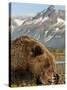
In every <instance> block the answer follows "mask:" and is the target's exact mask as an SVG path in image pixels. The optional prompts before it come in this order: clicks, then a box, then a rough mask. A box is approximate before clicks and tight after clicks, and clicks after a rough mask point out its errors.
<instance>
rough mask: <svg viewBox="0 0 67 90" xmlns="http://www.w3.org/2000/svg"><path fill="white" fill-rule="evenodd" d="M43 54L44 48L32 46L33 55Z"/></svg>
mask: <svg viewBox="0 0 67 90" xmlns="http://www.w3.org/2000/svg"><path fill="white" fill-rule="evenodd" d="M41 54H43V49H42V48H41V47H40V46H35V47H32V55H33V56H34V57H36V56H38V55H41Z"/></svg>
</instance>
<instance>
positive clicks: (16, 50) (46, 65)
mask: <svg viewBox="0 0 67 90" xmlns="http://www.w3.org/2000/svg"><path fill="white" fill-rule="evenodd" d="M54 72H55V58H54V56H53V55H52V54H51V53H50V52H49V51H48V49H47V48H46V47H45V46H43V45H42V44H41V43H40V42H38V41H37V40H35V39H34V38H30V37H28V36H22V37H20V38H18V39H16V40H14V41H13V42H11V79H12V82H13V81H15V78H16V79H17V78H21V79H22V80H23V78H24V76H25V78H26V79H28V78H30V77H31V78H30V79H31V80H32V78H33V77H35V78H38V77H39V79H40V81H41V82H46V83H47V82H48V81H49V80H51V79H52V74H54ZM23 73H24V74H23ZM14 76H15V77H14ZM17 76H18V77H17ZM21 79H20V80H21Z"/></svg>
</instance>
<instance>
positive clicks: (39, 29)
mask: <svg viewBox="0 0 67 90" xmlns="http://www.w3.org/2000/svg"><path fill="white" fill-rule="evenodd" d="M10 27H11V40H14V39H16V38H18V37H20V36H22V35H28V36H30V37H32V36H33V37H35V38H36V39H38V40H39V41H40V42H42V43H43V44H45V45H46V46H47V47H52V48H64V47H65V11H64V10H56V9H55V7H54V6H53V5H50V6H49V7H48V8H47V10H43V11H41V12H38V13H37V14H36V15H35V16H33V17H29V16H28V17H14V18H11V26H10Z"/></svg>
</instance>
